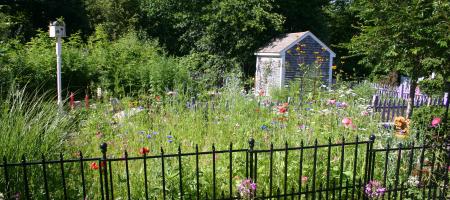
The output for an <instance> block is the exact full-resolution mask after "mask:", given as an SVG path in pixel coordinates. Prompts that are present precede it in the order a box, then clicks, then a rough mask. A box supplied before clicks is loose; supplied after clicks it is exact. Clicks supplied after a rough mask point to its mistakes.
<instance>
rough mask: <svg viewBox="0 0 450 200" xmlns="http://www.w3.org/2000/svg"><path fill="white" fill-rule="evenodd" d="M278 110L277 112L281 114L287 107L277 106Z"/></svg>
mask: <svg viewBox="0 0 450 200" xmlns="http://www.w3.org/2000/svg"><path fill="white" fill-rule="evenodd" d="M278 112H279V113H282V114H283V113H286V112H287V108H286V107H279V108H278Z"/></svg>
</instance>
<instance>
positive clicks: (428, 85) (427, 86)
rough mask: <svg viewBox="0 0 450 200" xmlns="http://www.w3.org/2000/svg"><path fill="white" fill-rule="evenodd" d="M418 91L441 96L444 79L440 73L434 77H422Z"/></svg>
mask: <svg viewBox="0 0 450 200" xmlns="http://www.w3.org/2000/svg"><path fill="white" fill-rule="evenodd" d="M419 86H420V91H421V92H423V93H425V94H427V95H429V96H432V95H437V96H441V95H442V94H443V93H444V92H446V91H445V89H446V88H445V79H444V78H443V77H442V75H438V76H436V77H435V78H434V79H424V80H421V81H420V82H419Z"/></svg>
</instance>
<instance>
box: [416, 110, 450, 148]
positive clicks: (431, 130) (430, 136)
mask: <svg viewBox="0 0 450 200" xmlns="http://www.w3.org/2000/svg"><path fill="white" fill-rule="evenodd" d="M444 115H445V107H441V106H422V107H419V108H416V109H415V110H414V113H413V116H412V118H411V119H412V125H413V127H414V128H415V129H417V130H419V131H420V132H424V133H427V134H426V135H423V137H425V141H427V142H431V143H436V142H439V140H441V142H442V139H445V138H447V136H448V134H444V130H445V126H446V125H445V124H442V121H441V123H440V124H439V126H437V127H431V121H432V120H433V119H434V118H437V117H438V118H441V120H443V119H444ZM442 134H444V135H442Z"/></svg>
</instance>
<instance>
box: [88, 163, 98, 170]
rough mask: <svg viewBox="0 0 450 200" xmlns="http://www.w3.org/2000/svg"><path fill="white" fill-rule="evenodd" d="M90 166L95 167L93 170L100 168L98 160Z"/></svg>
mask: <svg viewBox="0 0 450 200" xmlns="http://www.w3.org/2000/svg"><path fill="white" fill-rule="evenodd" d="M89 166H90V167H91V169H93V170H97V169H98V168H99V167H98V165H97V162H92V163H91V164H90V165H89Z"/></svg>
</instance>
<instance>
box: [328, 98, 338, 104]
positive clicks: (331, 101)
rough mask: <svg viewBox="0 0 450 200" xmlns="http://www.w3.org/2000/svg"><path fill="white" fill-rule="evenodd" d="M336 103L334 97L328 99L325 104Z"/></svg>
mask: <svg viewBox="0 0 450 200" xmlns="http://www.w3.org/2000/svg"><path fill="white" fill-rule="evenodd" d="M334 104H336V99H328V102H327V105H334Z"/></svg>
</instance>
